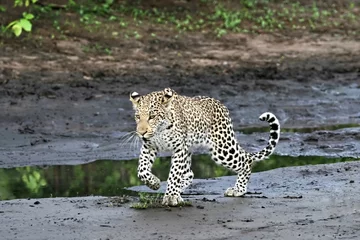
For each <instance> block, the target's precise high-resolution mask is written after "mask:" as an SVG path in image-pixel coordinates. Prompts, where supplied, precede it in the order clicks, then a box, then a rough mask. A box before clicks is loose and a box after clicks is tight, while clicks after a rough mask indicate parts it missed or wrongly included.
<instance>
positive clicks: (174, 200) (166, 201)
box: [162, 195, 184, 206]
mask: <svg viewBox="0 0 360 240" xmlns="http://www.w3.org/2000/svg"><path fill="white" fill-rule="evenodd" d="M183 202H184V200H183V199H182V197H181V196H180V195H176V196H170V195H167V196H164V198H163V201H162V204H163V205H165V206H177V205H179V204H181V203H183Z"/></svg>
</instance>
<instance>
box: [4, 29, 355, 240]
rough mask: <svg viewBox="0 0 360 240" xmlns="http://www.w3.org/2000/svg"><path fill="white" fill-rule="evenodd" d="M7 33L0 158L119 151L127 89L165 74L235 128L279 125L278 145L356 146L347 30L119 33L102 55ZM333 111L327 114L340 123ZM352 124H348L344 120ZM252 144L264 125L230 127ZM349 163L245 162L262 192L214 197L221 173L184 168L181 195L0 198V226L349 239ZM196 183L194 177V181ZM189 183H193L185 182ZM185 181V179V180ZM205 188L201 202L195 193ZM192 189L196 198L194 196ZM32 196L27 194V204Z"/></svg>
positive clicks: (281, 150) (335, 151)
mask: <svg viewBox="0 0 360 240" xmlns="http://www.w3.org/2000/svg"><path fill="white" fill-rule="evenodd" d="M17 44H18V43H17V42H14V44H11V43H9V42H7V44H5V45H2V46H1V49H0V52H1V54H0V84H1V85H0V106H1V112H0V129H1V130H0V134H1V138H0V167H3V168H10V167H14V166H26V165H53V164H79V163H85V162H88V161H93V160H96V159H104V158H106V159H117V160H120V159H129V158H133V157H135V156H136V151H135V150H134V149H132V148H131V144H129V143H121V136H122V135H123V134H124V133H126V132H129V131H132V130H134V123H133V118H132V111H131V105H130V103H129V101H128V94H129V92H131V91H134V90H135V91H137V92H140V93H147V92H149V91H153V90H158V89H162V88H164V87H169V86H170V87H172V88H174V89H175V90H176V91H178V92H179V93H181V94H186V95H209V96H212V97H215V98H218V99H220V100H221V101H222V102H224V104H226V105H227V106H228V107H229V109H230V111H231V116H232V118H233V122H234V126H235V129H237V130H240V129H244V128H249V127H263V126H264V125H262V123H261V122H259V121H258V116H259V115H260V114H261V113H262V112H264V111H272V112H274V113H275V114H276V115H277V116H278V117H279V119H280V122H281V124H282V126H283V127H284V128H287V129H295V130H296V129H303V128H314V130H316V127H324V126H325V127H326V126H327V127H329V126H330V127H332V126H335V125H338V126H339V127H340V128H342V127H341V126H343V127H344V128H342V129H338V130H334V131H332V130H320V131H311V129H310V130H309V131H310V132H309V133H296V132H295V133H294V132H289V133H284V134H283V135H282V138H281V141H280V143H279V147H278V148H277V150H276V153H277V154H282V155H314V156H348V157H358V156H359V155H360V150H359V149H360V135H359V128H358V127H356V126H358V125H359V124H360V100H359V99H360V98H359V96H360V42H359V41H358V39H357V38H356V37H348V36H338V35H325V34H322V35H319V34H304V35H300V36H291V37H289V36H280V35H276V34H271V35H270V34H259V35H256V36H251V35H244V34H230V35H228V36H226V37H224V38H222V39H208V38H206V37H204V36H198V35H193V36H191V37H187V38H183V39H177V40H169V39H163V40H161V39H160V41H157V42H141V41H133V42H121V43H119V46H118V47H117V48H114V49H112V50H113V53H114V54H113V55H111V56H107V55H104V54H103V55H101V54H97V55H91V54H86V53H84V52H83V51H82V47H81V46H82V45H84V44H85V45H86V44H87V42H86V41H85V40H84V39H78V38H74V39H68V40H58V41H53V43H52V45H51V47H50V48H48V49H44V48H43V47H39V46H37V45H36V44H35V45H31V44H29V45H25V46H22V47H19V45H17ZM339 124H340V125H339ZM349 126H355V127H353V128H345V127H349ZM238 138H239V140H240V142H241V144H242V146H243V147H245V148H246V149H249V150H251V151H255V150H258V149H259V148H261V147H262V146H263V145H265V141H264V140H266V139H267V133H254V134H251V135H245V134H239V135H238ZM358 171H359V163H358V162H354V163H346V164H334V165H320V166H312V167H300V168H287V169H278V170H273V171H268V172H262V173H256V174H254V175H253V177H252V179H251V184H250V191H254V192H261V193H262V194H261V195H256V194H255V196H258V197H259V196H260V197H261V196H265V197H267V198H254V197H252V196H254V195H252V194H249V195H248V196H247V197H245V198H238V199H233V198H223V197H221V196H222V192H223V190H224V189H225V188H227V187H228V186H229V185H231V184H232V183H231V182H233V181H234V179H233V177H230V178H221V179H217V180H213V181H209V180H208V181H197V182H196V184H194V185H193V186H192V193H193V194H194V193H197V194H201V195H190V199H191V200H193V201H194V207H190V208H183V209H172V210H171V211H165V210H164V209H155V210H146V211H136V210H133V209H129V206H128V205H124V206H122V207H116V208H115V207H106V206H105V205H104V206H103V205H102V204H97V202H96V201H98V200H99V199H102V198H101V197H87V198H67V199H64V198H56V199H30V200H12V201H2V202H0V205H1V208H0V216H1V218H0V234H1V236H3V237H5V239H49V238H52V239H239V238H241V239H254V238H259V239H296V238H297V239H357V237H358V236H359V230H360V229H359V227H358V226H359V223H360V219H359V216H360V215H359V212H358V199H359V192H360V191H359V189H358V186H359V185H358V184H357V183H358V182H359V181H360V179H359V174H358ZM203 186H206V187H205V188H203ZM194 189H195V190H194ZM194 191H195V192H194ZM204 197H206V199H213V198H214V199H215V202H212V201H210V202H208V201H205V202H203V201H202V200H201V199H203V198H204ZM196 199H197V200H196ZM37 201H39V204H37Z"/></svg>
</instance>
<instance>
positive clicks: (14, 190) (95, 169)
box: [0, 155, 359, 208]
mask: <svg viewBox="0 0 360 240" xmlns="http://www.w3.org/2000/svg"><path fill="white" fill-rule="evenodd" d="M354 160H359V159H355V158H326V157H312V156H306V157H289V156H276V155H273V156H271V157H270V158H269V159H268V160H266V161H262V162H259V163H256V164H254V166H253V172H259V171H266V170H270V169H274V168H279V167H288V166H300V165H309V164H325V163H335V162H345V161H354ZM170 162H171V161H170V159H169V158H158V159H157V160H156V161H155V163H154V166H153V169H152V171H153V173H154V174H155V175H156V176H158V177H159V178H160V180H161V181H166V179H167V177H168V174H169V169H170ZM137 164H138V161H137V160H128V161H111V160H101V161H96V162H92V163H89V164H83V165H77V166H50V167H46V168H42V167H17V168H11V169H0V200H6V199H14V198H41V197H73V196H88V195H101V196H123V195H134V194H135V193H134V192H132V191H128V190H124V188H126V187H130V186H136V185H141V184H142V183H141V181H140V180H139V179H138V177H137ZM192 170H193V171H194V174H195V178H205V179H206V178H212V177H220V176H226V175H234V174H235V173H233V172H232V171H230V170H227V169H226V168H224V167H222V166H219V165H217V164H215V163H214V162H213V161H212V160H211V159H210V157H209V155H197V156H193V163H192ZM156 198H160V195H156V194H155V195H152V196H151V198H150V197H148V195H147V194H141V195H140V203H142V204H140V203H139V204H140V205H138V208H139V207H140V206H142V205H143V206H147V205H149V204H150V203H156V202H157V201H155V200H156ZM150 205H152V204H150ZM147 207H148V206H147Z"/></svg>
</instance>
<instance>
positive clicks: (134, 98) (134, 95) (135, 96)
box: [130, 92, 140, 106]
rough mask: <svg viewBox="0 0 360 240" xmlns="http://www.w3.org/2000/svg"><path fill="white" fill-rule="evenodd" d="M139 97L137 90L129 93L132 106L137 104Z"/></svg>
mask: <svg viewBox="0 0 360 240" xmlns="http://www.w3.org/2000/svg"><path fill="white" fill-rule="evenodd" d="M139 99H140V94H138V93H137V92H132V93H130V101H131V102H132V103H133V104H134V106H137V105H138V102H139Z"/></svg>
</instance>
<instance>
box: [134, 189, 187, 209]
mask: <svg viewBox="0 0 360 240" xmlns="http://www.w3.org/2000/svg"><path fill="white" fill-rule="evenodd" d="M163 197H164V194H160V193H156V194H152V193H139V202H138V203H134V204H132V205H131V208H135V209H148V208H162V207H166V208H167V206H163V205H162V204H161V202H162V199H163ZM191 206H192V204H191V202H189V201H184V202H183V203H181V204H179V205H178V206H177V207H191Z"/></svg>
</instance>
